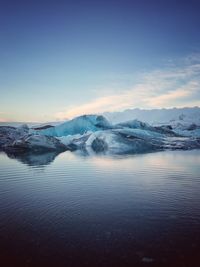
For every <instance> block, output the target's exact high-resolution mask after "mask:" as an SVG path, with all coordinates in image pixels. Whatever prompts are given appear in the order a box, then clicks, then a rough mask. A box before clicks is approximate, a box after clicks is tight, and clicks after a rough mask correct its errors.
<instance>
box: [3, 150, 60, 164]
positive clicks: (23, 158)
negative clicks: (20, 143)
mask: <svg viewBox="0 0 200 267" xmlns="http://www.w3.org/2000/svg"><path fill="white" fill-rule="evenodd" d="M6 154H7V156H8V157H9V158H11V159H16V160H18V161H20V162H21V163H23V164H26V165H29V166H44V165H48V164H51V163H52V162H53V161H54V159H55V158H56V157H57V156H58V155H59V154H60V152H47V153H33V152H26V153H6Z"/></svg>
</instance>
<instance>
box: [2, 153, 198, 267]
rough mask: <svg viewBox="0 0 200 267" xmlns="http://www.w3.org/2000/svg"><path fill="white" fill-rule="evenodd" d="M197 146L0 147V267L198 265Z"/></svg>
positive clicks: (194, 266)
mask: <svg viewBox="0 0 200 267" xmlns="http://www.w3.org/2000/svg"><path fill="white" fill-rule="evenodd" d="M199 251H200V150H191V151H163V152H156V153H148V154H140V155H128V156H115V157H109V156H104V155H99V156H87V155H81V154H76V153H71V152H64V153H61V154H59V155H55V154H54V153H48V154H43V155H31V154H28V155H20V156H13V155H9V157H8V156H7V155H6V154H4V153H0V266H2V267H11V266H12V267H17V266H20V267H24V266H35V267H36V266H37V267H39V266H43V267H46V266H55V267H59V266H67V267H73V266H89V267H95V266H102V267H104V266H106V267H120V266H123V267H125V266H136V267H137V266H168V267H170V266H173V267H174V266H176V267H177V266H178V267H179V266H180V267H182V266H184V267H185V266H189V267H196V266H200V254H199Z"/></svg>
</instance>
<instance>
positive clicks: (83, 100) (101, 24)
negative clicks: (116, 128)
mask: <svg viewBox="0 0 200 267" xmlns="http://www.w3.org/2000/svg"><path fill="white" fill-rule="evenodd" d="M199 10H200V1H199V0H198V1H192V0H188V1H184V0H182V1H179V0H178V1H170V0H168V1H166V0H163V1H161V0H160V1H158V0H157V1H156V0H145V1H144V0H137V1H135V0H132V1H131V0H115V1H114V0H113V1H112V0H107V1H104V0H101V1H98V0H93V1H84V0H82V1H76V0H73V1H68V0H65V1H64V0H63V1H61V0H54V1H52V0H48V1H45V0H39V1H37V0H26V1H20V0H18V1H16V0H13V1H9V0H5V1H4V0H1V1H0V121H49V120H50V121H54V120H57V119H65V118H71V117H73V116H76V115H80V114H83V113H96V112H103V111H109V110H110V111H114V110H123V109H126V108H135V107H140V108H162V107H174V106H177V107H182V106H199V105H200V30H199V29H200V15H199Z"/></svg>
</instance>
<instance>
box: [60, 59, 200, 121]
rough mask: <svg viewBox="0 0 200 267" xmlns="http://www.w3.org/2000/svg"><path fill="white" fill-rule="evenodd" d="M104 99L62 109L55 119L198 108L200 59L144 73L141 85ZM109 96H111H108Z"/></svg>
mask: <svg viewBox="0 0 200 267" xmlns="http://www.w3.org/2000/svg"><path fill="white" fill-rule="evenodd" d="M108 88H109V89H108V90H107V92H106V93H105V88H104V90H102V92H103V93H104V96H102V97H97V98H96V99H94V100H92V101H90V102H88V103H83V104H81V105H79V106H73V107H69V108H66V109H64V110H63V111H61V112H58V113H57V114H56V118H58V119H65V118H72V117H75V116H78V115H81V114H89V113H102V112H105V111H120V110H123V109H126V108H135V107H138V108H149V109H150V108H163V107H165V108H170V107H174V106H176V107H183V106H194V105H200V100H198V99H200V56H199V54H198V55H197V56H196V57H195V55H194V54H193V55H191V56H188V57H187V58H185V59H183V60H181V61H180V62H178V63H177V64H175V63H174V64H172V65H170V66H168V67H167V68H166V67H165V68H163V69H160V70H154V71H151V72H149V73H144V74H143V75H142V77H141V82H140V83H137V84H134V85H132V86H130V87H129V88H123V89H121V90H117V92H116V93H114V92H113V91H114V89H113V88H111V89H110V87H108ZM109 92H110V94H109Z"/></svg>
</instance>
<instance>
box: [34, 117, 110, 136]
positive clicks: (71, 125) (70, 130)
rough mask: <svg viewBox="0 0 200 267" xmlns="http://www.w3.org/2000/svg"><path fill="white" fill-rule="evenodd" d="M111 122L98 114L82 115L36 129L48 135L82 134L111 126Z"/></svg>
mask: <svg viewBox="0 0 200 267" xmlns="http://www.w3.org/2000/svg"><path fill="white" fill-rule="evenodd" d="M111 127H112V126H111V124H110V123H109V122H108V121H107V120H106V119H105V118H104V117H103V116H98V115H83V116H80V117H77V118H75V119H73V120H70V121H67V122H65V123H62V124H60V125H58V126H55V127H50V128H48V129H42V130H39V131H37V133H39V134H43V135H48V136H57V137H61V136H68V135H75V134H84V133H86V132H88V131H92V132H95V131H98V130H100V129H102V130H103V129H108V128H111Z"/></svg>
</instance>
